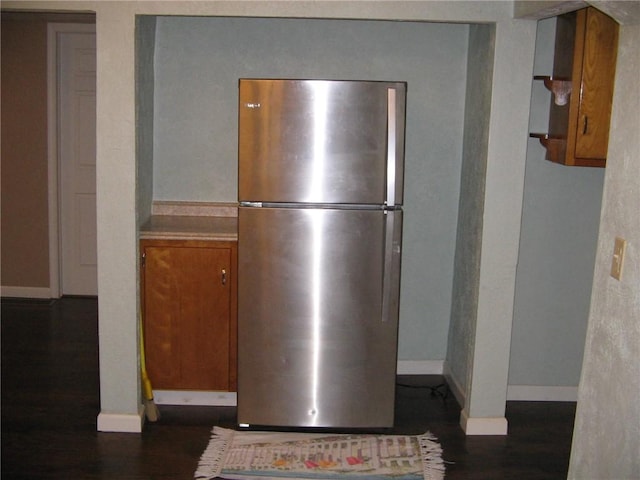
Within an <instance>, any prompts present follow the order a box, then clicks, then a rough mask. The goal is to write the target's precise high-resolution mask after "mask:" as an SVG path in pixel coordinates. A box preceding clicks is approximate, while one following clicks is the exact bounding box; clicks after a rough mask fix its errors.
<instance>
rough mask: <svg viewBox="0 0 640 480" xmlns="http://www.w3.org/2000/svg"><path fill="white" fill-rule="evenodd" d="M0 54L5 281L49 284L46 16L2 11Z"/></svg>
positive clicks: (12, 284) (9, 283) (10, 284)
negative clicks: (0, 69) (0, 74)
mask: <svg viewBox="0 0 640 480" xmlns="http://www.w3.org/2000/svg"><path fill="white" fill-rule="evenodd" d="M1 59H2V120H1V121H2V166H1V168H2V189H1V193H2V198H1V201H2V228H1V230H0V232H1V235H2V237H1V241H2V268H1V270H2V286H3V287H7V286H8V287H35V288H38V287H44V288H47V287H48V286H49V234H48V206H47V23H46V19H45V18H43V17H42V16H40V15H33V14H32V15H29V16H27V15H21V14H4V13H3V15H2V53H1ZM3 294H4V292H3Z"/></svg>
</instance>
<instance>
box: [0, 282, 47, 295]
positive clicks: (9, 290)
mask: <svg viewBox="0 0 640 480" xmlns="http://www.w3.org/2000/svg"><path fill="white" fill-rule="evenodd" d="M0 294H1V295H2V296H3V297H13V298H53V297H52V296H51V289H50V288H49V287H11V286H4V285H3V286H2V287H0Z"/></svg>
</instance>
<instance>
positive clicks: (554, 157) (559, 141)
mask: <svg viewBox="0 0 640 480" xmlns="http://www.w3.org/2000/svg"><path fill="white" fill-rule="evenodd" d="M529 136H530V137H532V138H537V139H538V140H539V141H540V144H541V145H542V146H543V147H544V148H545V149H546V150H547V154H546V156H545V158H546V159H547V160H550V161H552V162H556V163H558V159H561V158H564V156H565V153H566V150H567V138H566V137H561V136H558V135H556V136H553V135H549V134H548V133H530V134H529Z"/></svg>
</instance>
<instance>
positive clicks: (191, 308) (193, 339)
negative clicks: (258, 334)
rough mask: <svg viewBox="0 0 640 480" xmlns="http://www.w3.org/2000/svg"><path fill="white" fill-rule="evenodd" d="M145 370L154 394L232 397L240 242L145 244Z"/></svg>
mask: <svg viewBox="0 0 640 480" xmlns="http://www.w3.org/2000/svg"><path fill="white" fill-rule="evenodd" d="M140 250H141V256H142V267H141V272H142V282H141V295H142V298H141V300H142V314H143V322H144V323H143V325H144V340H145V353H146V365H147V371H148V374H149V378H150V380H151V383H152V385H153V388H154V389H159V390H206V391H235V390H236V384H237V370H236V364H237V346H236V343H237V332H236V328H237V311H236V310H237V307H236V304H237V291H236V289H237V282H236V265H237V247H236V243H235V242H218V241H200V240H142V241H141V245H140Z"/></svg>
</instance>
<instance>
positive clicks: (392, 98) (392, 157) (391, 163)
mask: <svg viewBox="0 0 640 480" xmlns="http://www.w3.org/2000/svg"><path fill="white" fill-rule="evenodd" d="M396 130H397V128H396V89H395V88H388V89H387V198H386V204H387V206H389V207H393V206H395V202H396Z"/></svg>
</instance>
